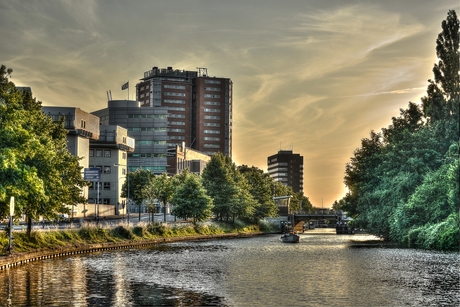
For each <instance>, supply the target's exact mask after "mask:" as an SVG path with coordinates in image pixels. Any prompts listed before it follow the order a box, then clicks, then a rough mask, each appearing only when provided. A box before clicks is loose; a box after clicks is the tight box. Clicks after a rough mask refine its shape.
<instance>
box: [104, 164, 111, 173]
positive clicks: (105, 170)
mask: <svg viewBox="0 0 460 307" xmlns="http://www.w3.org/2000/svg"><path fill="white" fill-rule="evenodd" d="M110 173H111V169H110V166H104V174H110Z"/></svg>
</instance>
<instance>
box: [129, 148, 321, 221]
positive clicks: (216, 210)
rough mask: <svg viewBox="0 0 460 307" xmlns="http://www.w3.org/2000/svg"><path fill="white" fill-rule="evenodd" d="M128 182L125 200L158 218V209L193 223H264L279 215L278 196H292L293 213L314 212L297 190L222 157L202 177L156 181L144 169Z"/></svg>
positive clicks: (186, 173)
mask: <svg viewBox="0 0 460 307" xmlns="http://www.w3.org/2000/svg"><path fill="white" fill-rule="evenodd" d="M127 177H128V178H127V180H126V181H125V182H124V184H123V186H122V194H121V197H124V198H128V196H129V199H131V200H132V201H133V203H134V204H135V205H137V206H139V207H140V206H142V205H145V206H146V208H147V211H148V212H150V213H152V214H153V213H154V212H155V208H156V204H157V203H160V205H161V207H163V208H165V207H166V206H167V204H172V205H173V211H172V214H173V215H175V216H177V217H179V218H184V219H191V220H192V221H193V223H197V222H202V221H205V220H207V219H210V218H211V217H212V218H214V219H216V220H219V221H227V222H232V223H234V222H235V221H236V220H242V221H245V222H247V223H254V224H257V223H258V222H259V221H260V220H261V219H264V218H266V217H276V216H277V215H278V207H277V205H276V204H275V202H274V200H273V197H275V196H285V195H292V199H291V204H290V206H291V209H292V210H299V209H300V205H302V208H303V209H305V210H309V209H311V208H312V205H311V203H310V200H309V199H308V197H306V196H304V195H303V193H294V192H293V190H292V188H291V187H288V186H285V185H283V184H282V183H280V182H277V181H274V179H273V178H271V177H270V176H269V175H268V174H267V173H264V172H263V171H262V170H261V169H258V168H256V167H254V166H253V167H248V166H246V165H242V166H237V165H236V164H235V163H233V162H232V160H231V158H229V157H227V156H224V155H223V154H222V153H216V154H214V155H213V156H212V157H211V160H210V161H209V163H208V164H207V165H206V167H205V168H204V170H203V174H202V175H201V176H200V175H197V174H193V173H190V172H189V171H188V170H185V171H184V172H182V173H181V174H178V175H174V176H168V175H167V174H166V173H163V174H161V175H155V174H153V173H151V172H150V171H148V170H145V169H142V168H139V169H137V170H136V171H134V172H130V173H128V176H127ZM139 212H140V210H139ZM164 212H166V211H165V210H164ZM152 220H153V219H152Z"/></svg>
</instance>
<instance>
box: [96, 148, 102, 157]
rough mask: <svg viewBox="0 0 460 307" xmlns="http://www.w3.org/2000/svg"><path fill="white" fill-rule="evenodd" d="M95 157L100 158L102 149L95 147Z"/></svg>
mask: <svg viewBox="0 0 460 307" xmlns="http://www.w3.org/2000/svg"><path fill="white" fill-rule="evenodd" d="M96 157H98V158H102V149H96Z"/></svg>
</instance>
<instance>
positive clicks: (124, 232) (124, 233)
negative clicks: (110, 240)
mask: <svg viewBox="0 0 460 307" xmlns="http://www.w3.org/2000/svg"><path fill="white" fill-rule="evenodd" d="M112 233H113V235H114V236H116V237H120V238H123V239H128V240H132V239H133V238H134V236H133V233H132V232H131V231H130V230H129V229H128V228H126V227H125V226H123V225H119V226H117V227H115V228H114V229H113V230H112Z"/></svg>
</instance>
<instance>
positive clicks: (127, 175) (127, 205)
mask: <svg viewBox="0 0 460 307" xmlns="http://www.w3.org/2000/svg"><path fill="white" fill-rule="evenodd" d="M114 166H126V180H127V181H128V182H127V184H128V189H127V190H128V192H127V193H126V194H127V198H126V207H125V208H126V210H127V211H128V225H129V211H130V203H129V174H128V173H129V169H128V157H126V165H123V164H118V163H117V164H114Z"/></svg>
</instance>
